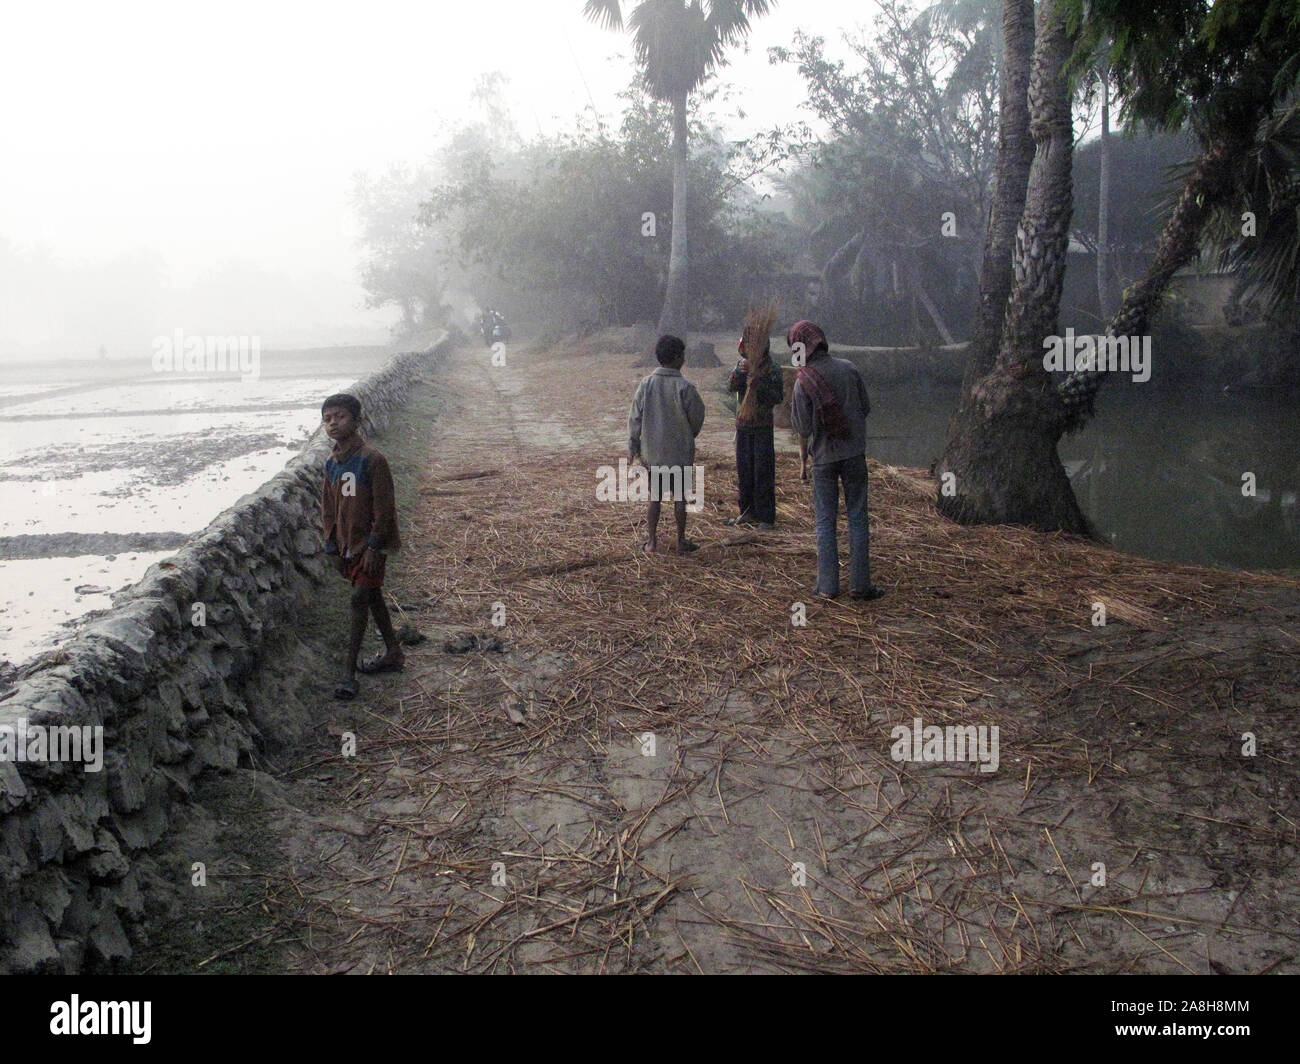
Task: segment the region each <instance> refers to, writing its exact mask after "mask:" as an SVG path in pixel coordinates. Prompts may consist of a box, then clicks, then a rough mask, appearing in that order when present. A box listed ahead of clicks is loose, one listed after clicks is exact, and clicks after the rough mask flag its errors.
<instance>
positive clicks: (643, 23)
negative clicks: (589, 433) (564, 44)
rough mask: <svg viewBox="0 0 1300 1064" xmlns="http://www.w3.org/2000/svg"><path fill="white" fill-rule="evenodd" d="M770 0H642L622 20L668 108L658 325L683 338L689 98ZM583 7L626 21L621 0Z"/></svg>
mask: <svg viewBox="0 0 1300 1064" xmlns="http://www.w3.org/2000/svg"><path fill="white" fill-rule="evenodd" d="M774 6H775V0H689V2H687V0H640V2H639V3H635V4H632V5H631V13H630V15H629V16H628V19H627V27H628V28H629V29H630V30H631V31H632V45H633V48H634V49H635V51H636V58H637V62H638V63H639V64H640V66H641V70H642V73H643V75H644V77H645V83H646V87H647V88H648V89H649V91H650V94H651V95H652V96H653V97H654V98H655V99H657V100H663V101H665V102H667V103H669V104H671V105H672V108H673V222H672V242H671V244H670V246H669V251H668V289H667V292H666V293H665V295H664V307H663V311H662V313H661V314H660V315H659V332H660V333H661V334H662V333H672V334H673V335H675V336H680V337H682V339H685V338H686V327H687V318H688V288H687V284H688V279H689V278H688V269H689V256H688V254H687V237H686V195H687V193H686V164H687V158H688V155H687V145H686V135H687V124H686V101H687V97H689V96H690V94H691V93H692V92H693V91H694V90H695V89H697V88H699V86H700V84H701V83H702V82H703V81H704V80H705V79H706V78H707V77H708V76H709V74H710V73H712V71H713V70H715V69H716V68H717V66H718V65H719V64H720V63H721V62H722V57H723V53H724V52H725V51H726V49H727V48H729V47H731V46H732V45H734V44H737V43H739V42H740V41H742V40H743V39H744V38H745V37H746V36H747V35H748V33H749V25H750V23H749V20H750V18H751V17H755V18H757V17H759V16H762V15H766V14H767V13H768V11H770V10H771V9H772V8H773V7H774ZM582 13H583V14H584V15H585V16H586V17H587V18H589V19H591V21H593V22H595V23H597V24H599V25H602V26H603V27H604V28H605V29H611V30H618V31H621V30H622V29H623V26H624V21H623V5H622V3H621V2H620V0H587V3H586V5H585V6H584V7H583V9H582Z"/></svg>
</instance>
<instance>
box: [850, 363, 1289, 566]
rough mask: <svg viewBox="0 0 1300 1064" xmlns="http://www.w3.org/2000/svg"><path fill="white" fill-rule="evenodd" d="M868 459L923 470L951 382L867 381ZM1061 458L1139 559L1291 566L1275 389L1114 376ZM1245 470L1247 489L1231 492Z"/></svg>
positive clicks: (939, 432)
mask: <svg viewBox="0 0 1300 1064" xmlns="http://www.w3.org/2000/svg"><path fill="white" fill-rule="evenodd" d="M869 391H870V393H871V406H872V410H871V417H870V418H869V419H868V421H867V432H868V433H869V434H871V436H872V437H873V438H872V439H871V440H870V441H869V443H868V454H870V455H871V456H872V457H873V458H876V459H878V460H879V461H882V462H888V463H890V464H891V465H910V466H922V467H925V468H928V467H929V465H930V463H931V462H932V461H934V459H935V458H936V457H938V455H939V454H940V453H941V452H942V450H943V446H944V443H945V440H946V438H947V429H948V419H949V417H950V416H951V415H952V411H953V409H954V407H955V405H956V402H957V396H958V389H957V388H955V387H941V386H933V385H926V384H918V385H908V386H906V387H883V386H877V387H872V388H869ZM1060 453H1061V460H1062V461H1063V462H1064V463H1065V468H1066V471H1067V472H1068V473H1069V474H1070V479H1071V483H1072V484H1073V485H1074V491H1075V494H1076V496H1077V497H1078V499H1079V504H1080V506H1082V507H1083V511H1084V513H1085V514H1086V515H1087V516H1088V519H1089V520H1090V521H1091V522H1092V523H1093V526H1094V528H1095V529H1096V531H1097V533H1098V535H1099V536H1101V537H1103V538H1105V539H1106V540H1108V541H1109V542H1110V543H1111V544H1113V545H1114V546H1115V547H1117V548H1119V549H1120V550H1124V551H1128V552H1130V553H1133V554H1140V555H1143V556H1144V557H1148V558H1157V559H1160V560H1166V561H1178V562H1187V563H1191V564H1196V565H1213V566H1219V567H1224V568H1243V569H1296V568H1300V505H1298V503H1297V494H1298V493H1300V418H1298V417H1297V416H1296V399H1295V396H1294V395H1287V394H1286V393H1283V392H1274V391H1269V392H1262V391H1261V392H1223V391H1215V390H1199V389H1185V390H1169V389H1161V390H1155V389H1148V388H1147V387H1146V386H1144V385H1138V384H1131V383H1124V382H1116V383H1113V384H1108V385H1107V386H1106V387H1104V388H1103V389H1102V391H1101V393H1100V394H1099V396H1098V399H1097V417H1096V418H1095V419H1094V420H1093V421H1092V422H1091V423H1090V424H1089V425H1088V426H1087V428H1085V429H1084V431H1083V432H1082V433H1080V434H1079V435H1077V436H1073V437H1068V438H1067V439H1065V440H1063V441H1062V443H1061V447H1060ZM1247 473H1250V474H1253V475H1254V478H1253V479H1254V495H1253V496H1249V495H1246V494H1244V493H1243V487H1245V486H1247V483H1248V482H1247V481H1246V480H1244V479H1243V477H1244V475H1245V474H1247Z"/></svg>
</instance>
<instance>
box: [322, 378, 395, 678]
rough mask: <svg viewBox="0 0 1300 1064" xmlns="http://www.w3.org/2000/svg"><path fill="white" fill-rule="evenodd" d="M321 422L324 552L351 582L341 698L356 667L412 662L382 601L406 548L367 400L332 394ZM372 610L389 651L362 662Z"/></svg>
mask: <svg viewBox="0 0 1300 1064" xmlns="http://www.w3.org/2000/svg"><path fill="white" fill-rule="evenodd" d="M321 422H322V423H323V424H324V426H325V432H326V434H327V435H328V436H329V438H330V439H331V440H333V441H334V449H333V451H332V452H331V453H330V457H329V458H328V459H327V460H326V462H325V483H324V485H323V487H322V489H321V524H322V528H323V531H324V535H325V553H326V554H328V555H331V556H333V558H334V564H335V567H336V568H337V569H338V571H339V573H340V574H341V575H342V576H343V577H344V579H346V580H347V581H348V582H349V583H350V584H351V585H352V599H351V606H352V626H351V631H350V632H349V634H348V651H347V654H348V656H347V662H346V664H345V667H344V673H343V676H342V678H341V679H340V680H339V682H338V683H337V684H335V686H334V697H335V698H355V697H356V694H357V678H356V674H357V671H358V668H359V669H360V671H361V672H364V673H375V672H396V671H397V670H398V669H400V668H401V667H402V665H403V663H404V662H405V660H406V656H405V655H404V654H403V653H402V647H401V645H400V644H399V643H398V641H397V634H396V633H395V632H394V631H393V620H392V618H391V617H390V616H389V614H388V606H387V604H386V603H385V602H384V592H383V586H384V569H385V565H386V562H387V560H388V552H389V551H394V550H397V549H398V548H399V547H400V546H401V539H400V537H399V536H398V534H397V503H396V498H395V495H394V491H393V474H392V472H391V471H390V470H389V468H388V459H386V458H385V457H384V456H383V455H382V454H380V453H379V451H377V450H376V449H375V448H374V447H371V446H370V444H368V443H366V441H365V440H364V439H363V438H362V436H361V433H360V431H359V429H360V425H361V403H360V401H359V400H358V399H357V398H356V396H354V395H347V394H339V395H331V396H330V397H329V398H328V399H326V400H325V402H324V403H322V404H321ZM371 616H373V617H374V619H375V624H376V625H378V626H379V634H380V635H381V636H383V639H384V646H385V653H383V654H381V655H379V656H378V657H376V658H374V659H372V660H371V661H369V662H366V663H365V664H364V665H361V666H358V664H357V656H358V655H359V654H360V653H361V641H362V638H363V637H364V636H365V634H366V622H367V621H368V620H369V618H370V617H371Z"/></svg>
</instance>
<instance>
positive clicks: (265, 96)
mask: <svg viewBox="0 0 1300 1064" xmlns="http://www.w3.org/2000/svg"><path fill="white" fill-rule="evenodd" d="M627 7H628V5H625V10H626V9H627ZM581 9H582V0H473V2H470V3H444V2H439V0H425V2H420V3H416V2H411V0H370V2H367V3H365V4H361V3H355V2H353V3H337V2H328V0H314V2H311V3H307V2H301V0H260V2H246V0H223V2H221V3H213V4H205V5H203V7H202V8H200V7H198V6H197V5H195V4H192V3H188V2H184V3H181V2H177V0H166V2H162V0H158V2H141V0H116V2H114V3H111V4H105V3H102V2H98V3H89V2H80V3H61V2H58V0H53V2H38V3H9V4H5V5H4V6H3V8H0V11H2V12H3V13H0V237H7V238H8V239H9V240H11V241H13V242H14V243H15V244H17V245H19V246H20V247H26V248H30V247H33V246H44V247H46V248H48V249H49V251H50V252H52V253H53V254H54V255H55V256H56V257H57V258H58V259H59V260H61V261H68V262H93V261H95V260H103V259H106V258H111V257H112V256H114V255H116V254H121V253H124V252H128V251H132V250H135V249H139V248H148V249H152V250H155V251H157V252H158V253H160V254H161V255H162V256H163V257H164V258H165V259H166V261H167V264H168V266H169V269H170V275H171V278H172V281H173V283H177V284H188V283H190V282H191V281H192V280H193V279H194V278H195V277H197V276H199V275H200V274H202V273H203V272H204V271H205V270H209V269H211V268H213V267H214V266H216V265H218V264H220V263H221V262H223V261H226V260H230V259H238V260H242V261H245V262H251V263H256V264H258V265H259V266H263V267H265V268H267V269H270V270H274V271H276V272H278V273H284V274H287V275H290V276H293V277H300V278H309V277H319V276H321V275H322V274H328V275H330V276H333V277H336V278H338V279H339V281H340V286H341V287H340V289H339V291H340V293H341V297H340V298H343V299H346V298H349V296H348V293H350V298H352V299H353V306H352V307H350V308H344V307H341V308H340V313H339V320H343V319H344V318H347V317H348V316H349V315H350V314H353V313H354V312H355V314H356V315H357V316H358V320H360V318H361V317H364V315H361V314H360V312H359V311H357V310H356V308H357V307H358V306H359V305H360V301H361V298H362V297H361V291H360V288H359V287H358V286H356V283H355V276H356V270H355V263H356V248H355V244H354V243H353V226H354V223H353V220H352V217H351V215H350V211H349V207H348V193H349V188H350V183H351V176H352V174H353V173H354V172H355V171H357V170H359V169H360V170H370V171H377V170H380V169H382V168H384V167H386V166H387V165H388V164H389V163H390V162H394V161H416V160H419V159H421V158H423V157H424V156H426V155H427V154H428V152H429V150H430V149H431V148H432V146H433V143H434V141H435V139H436V137H437V135H438V130H439V128H440V126H441V125H442V124H445V123H448V122H455V121H457V120H458V119H459V118H460V117H462V115H463V114H464V113H465V111H466V110H467V106H468V94H469V91H470V89H471V88H472V87H473V84H474V82H475V79H476V78H477V77H478V75H480V74H482V73H485V72H488V71H492V70H500V71H502V72H503V73H504V74H505V75H506V77H507V78H508V79H509V84H508V96H509V100H510V104H511V108H512V111H513V115H514V118H515V121H516V123H517V124H518V126H519V129H520V131H521V133H523V134H524V135H525V136H528V135H531V134H535V133H536V132H537V131H538V129H539V128H540V129H542V130H543V131H545V132H548V133H549V132H552V131H554V130H556V129H557V128H560V127H571V126H572V124H573V121H574V118H575V116H576V115H577V113H578V112H580V111H581V110H582V109H583V108H585V107H588V106H589V104H590V103H592V102H594V104H595V106H596V107H597V108H598V109H599V110H600V111H601V112H602V114H604V115H605V116H607V117H613V116H614V115H616V114H617V110H618V102H617V100H616V99H615V94H616V93H617V92H618V91H619V90H620V89H622V88H623V87H624V86H625V85H626V84H627V82H628V80H629V75H630V57H631V48H630V45H629V43H628V39H627V37H626V35H618V34H614V33H611V32H609V31H605V30H601V29H600V28H598V27H596V26H594V25H592V24H590V23H588V22H587V21H586V20H584V19H583V17H582V14H581ZM874 13H875V5H874V4H873V3H869V2H868V3H863V2H861V0H858V2H852V0H785V2H784V3H779V4H778V6H777V8H776V11H775V12H774V13H773V14H772V15H769V16H767V17H766V18H763V19H759V20H757V21H756V22H755V24H754V31H753V33H752V36H751V39H750V45H749V54H748V55H745V54H742V53H741V52H740V51H739V50H733V52H732V54H731V58H732V65H731V67H729V68H728V69H727V70H726V71H725V72H724V79H725V80H726V81H727V82H729V83H732V84H735V85H737V86H738V87H739V88H740V89H741V94H740V99H741V103H742V105H743V107H744V108H745V110H746V112H747V114H748V116H749V118H748V120H747V122H746V123H740V124H737V125H736V127H735V130H734V132H735V133H736V134H737V135H741V134H743V133H745V132H747V131H749V130H752V129H756V128H759V127H766V126H770V125H772V124H774V123H776V122H784V121H790V120H792V119H795V118H798V117H801V116H803V114H804V113H803V112H801V111H799V109H798V103H799V101H800V100H802V99H803V96H804V93H803V89H802V85H801V83H800V81H799V79H798V78H797V76H796V75H795V73H794V72H793V70H791V69H785V68H777V67H772V66H770V65H769V64H768V62H767V56H766V49H767V47H768V46H769V45H773V44H781V43H788V42H789V41H790V39H791V36H792V33H793V31H794V29H795V27H796V26H798V27H802V28H805V29H808V30H812V31H814V32H818V33H821V34H823V35H825V36H826V37H828V38H836V37H837V36H838V31H839V28H840V27H842V26H843V27H852V26H854V25H860V24H866V23H869V22H870V21H871V19H872V17H873V16H874ZM380 319H382V320H386V319H384V317H383V316H380ZM380 319H375V316H374V315H371V320H380Z"/></svg>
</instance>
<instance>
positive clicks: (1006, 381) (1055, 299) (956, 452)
mask: <svg viewBox="0 0 1300 1064" xmlns="http://www.w3.org/2000/svg"><path fill="white" fill-rule="evenodd" d="M1011 6H1012V0H1008V7H1011ZM1076 35H1077V29H1076V28H1072V27H1071V25H1070V23H1069V20H1068V19H1067V18H1066V13H1065V10H1064V6H1063V3H1062V2H1061V0H1041V3H1040V4H1039V6H1038V24H1037V27H1036V31H1035V43H1034V52H1033V60H1032V65H1031V68H1030V77H1029V90H1028V103H1029V128H1030V131H1031V133H1032V136H1033V140H1034V145H1035V150H1034V156H1033V162H1032V164H1031V167H1030V171H1029V179H1028V182H1027V186H1026V193H1025V207H1024V213H1023V214H1022V215H1021V218H1020V224H1019V226H1018V228H1017V230H1016V234H1015V251H1014V255H1013V257H1012V267H1013V268H1012V284H1011V294H1010V298H1009V299H1008V300H1007V302H1006V316H1005V318H1004V320H1003V323H1002V329H1001V338H1000V342H999V345H998V349H997V358H996V361H995V363H994V365H993V367H992V368H991V369H990V370H989V371H988V372H987V373H985V374H984V375H983V376H982V377H980V378H979V379H977V380H974V381H970V380H969V379H968V385H967V388H966V396H965V398H964V402H963V404H962V406H961V407H960V408H959V410H958V413H957V415H955V416H954V418H953V425H952V429H951V437H950V439H949V441H948V446H947V449H946V450H945V452H944V455H943V457H942V458H941V459H940V460H939V463H938V465H937V467H936V473H937V474H938V477H939V482H940V494H939V508H940V510H942V511H943V512H944V513H946V514H948V515H949V516H950V517H953V518H955V519H957V520H961V521H978V522H991V523H1009V524H1025V525H1031V526H1033V527H1036V528H1042V529H1051V530H1056V529H1063V530H1066V531H1072V532H1082V531H1085V530H1086V527H1087V524H1086V522H1085V520H1084V518H1083V514H1082V512H1081V511H1080V509H1079V506H1078V503H1077V502H1076V500H1075V498H1074V493H1073V491H1072V490H1071V489H1070V482H1069V479H1068V478H1067V476H1066V474H1065V469H1064V467H1063V466H1062V465H1061V460H1060V458H1059V456H1058V455H1057V452H1056V444H1057V440H1058V439H1059V432H1058V431H1057V430H1056V424H1057V421H1058V419H1059V410H1060V401H1059V398H1058V397H1057V395H1056V390H1055V388H1053V387H1052V382H1051V379H1050V378H1049V377H1048V375H1047V372H1046V370H1044V368H1043V362H1042V352H1043V345H1042V341H1043V338H1044V337H1046V336H1050V335H1052V334H1054V333H1055V332H1056V330H1057V313H1058V311H1059V309H1060V302H1061V288H1062V285H1063V283H1064V279H1065V261H1066V250H1067V247H1068V244H1069V233H1070V216H1071V214H1072V212H1073V208H1074V200H1073V187H1072V183H1071V180H1072V179H1071V163H1072V156H1073V139H1074V133H1073V121H1072V113H1071V93H1070V86H1069V80H1068V78H1067V76H1066V70H1065V66H1066V62H1067V60H1068V59H1069V57H1070V54H1071V52H1072V50H1073V48H1074V43H1075V38H1076ZM1008 73H1010V70H1008ZM949 486H950V487H951V489H952V490H945V489H946V488H948V487H949Z"/></svg>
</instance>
